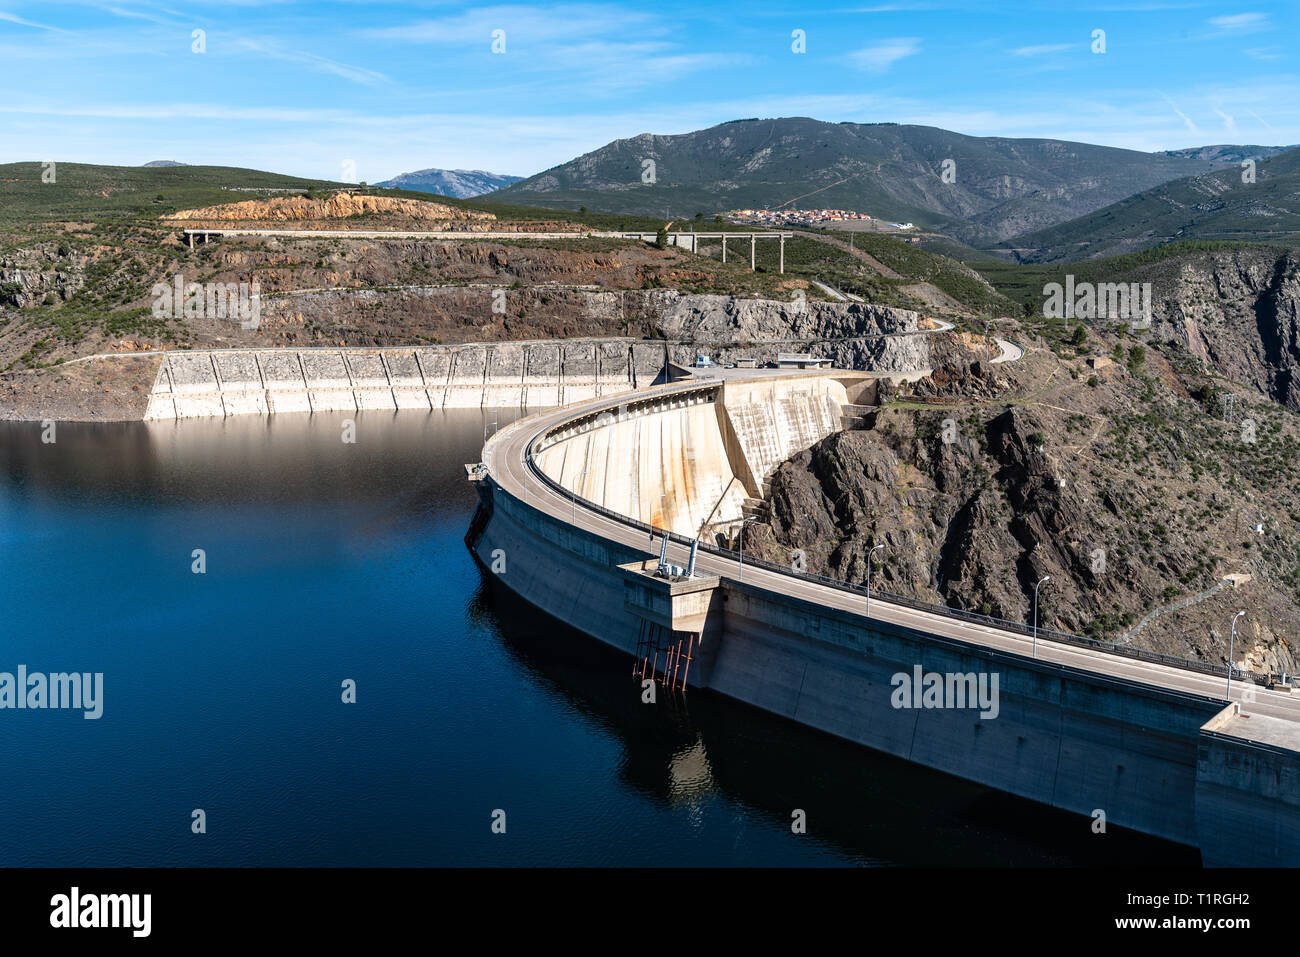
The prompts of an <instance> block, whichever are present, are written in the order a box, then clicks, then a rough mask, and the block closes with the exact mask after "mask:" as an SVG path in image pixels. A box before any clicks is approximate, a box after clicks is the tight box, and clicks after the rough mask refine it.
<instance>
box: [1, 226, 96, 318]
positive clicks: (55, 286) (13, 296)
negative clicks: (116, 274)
mask: <svg viewBox="0 0 1300 957" xmlns="http://www.w3.org/2000/svg"><path fill="white" fill-rule="evenodd" d="M90 262H91V257H90V256H88V255H86V254H85V253H79V252H76V251H74V250H73V249H71V248H70V247H68V246H67V245H64V244H60V243H57V242H45V243H36V244H34V245H31V246H27V247H23V248H20V249H16V250H14V251H13V252H12V253H10V254H9V255H7V256H5V257H4V258H3V259H0V307H5V306H8V307H10V308H15V309H26V308H29V307H31V306H38V305H41V304H42V303H45V302H50V303H54V302H60V301H63V300H66V299H71V298H72V297H73V296H74V295H76V294H77V292H78V290H80V289H81V288H82V287H83V286H84V285H85V284H86V268H87V267H88V266H89V264H90Z"/></svg>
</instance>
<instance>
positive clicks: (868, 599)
mask: <svg viewBox="0 0 1300 957" xmlns="http://www.w3.org/2000/svg"><path fill="white" fill-rule="evenodd" d="M884 547H885V546H884V545H873V546H872V548H871V550H870V551H869V552H867V617H868V618H870V617H871V556H872V555H874V554H875V553H876V549H877V548H884Z"/></svg>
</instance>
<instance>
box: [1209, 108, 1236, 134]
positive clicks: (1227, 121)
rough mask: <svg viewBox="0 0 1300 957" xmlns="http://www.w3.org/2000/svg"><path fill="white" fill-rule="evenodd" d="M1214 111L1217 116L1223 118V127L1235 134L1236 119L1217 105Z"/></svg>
mask: <svg viewBox="0 0 1300 957" xmlns="http://www.w3.org/2000/svg"><path fill="white" fill-rule="evenodd" d="M1214 112H1215V113H1217V114H1219V117H1220V118H1221V119H1222V120H1223V128H1224V129H1225V130H1227V131H1228V132H1229V133H1231V134H1233V135H1234V136H1235V135H1236V134H1237V121H1236V120H1234V119H1233V118H1232V117H1231V116H1229V115H1228V114H1227V113H1225V112H1223V110H1220V109H1218V108H1217V107H1216V108H1215V110H1214Z"/></svg>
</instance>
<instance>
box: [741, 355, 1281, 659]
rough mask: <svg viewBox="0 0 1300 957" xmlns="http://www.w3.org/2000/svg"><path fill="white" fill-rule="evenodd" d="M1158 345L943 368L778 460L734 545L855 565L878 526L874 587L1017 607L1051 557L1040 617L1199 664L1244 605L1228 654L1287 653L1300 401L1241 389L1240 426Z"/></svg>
mask: <svg viewBox="0 0 1300 957" xmlns="http://www.w3.org/2000/svg"><path fill="white" fill-rule="evenodd" d="M1022 341H1024V340H1022ZM1114 342H1115V340H1114V338H1113V337H1098V338H1091V337H1090V341H1089V343H1088V345H1090V346H1091V347H1092V348H1093V350H1094V351H1100V352H1103V353H1104V352H1107V351H1109V349H1110V347H1111V346H1112V344H1113V343H1114ZM1172 355H1173V358H1174V362H1172V363H1171V362H1169V361H1167V359H1166V356H1165V355H1164V353H1163V352H1162V351H1157V350H1148V351H1147V352H1146V353H1145V355H1142V354H1140V353H1134V354H1131V355H1130V356H1129V358H1128V359H1127V361H1123V362H1119V363H1114V364H1111V365H1108V366H1106V367H1104V368H1098V369H1096V370H1095V371H1093V370H1090V369H1089V368H1088V367H1087V366H1085V365H1084V363H1083V362H1082V361H1081V360H1079V359H1074V358H1062V357H1058V356H1054V355H1052V354H1051V353H1049V352H1046V351H1045V350H1042V349H1041V348H1033V347H1032V343H1031V349H1030V352H1029V354H1028V356H1027V357H1026V358H1025V359H1024V360H1023V361H1021V362H1017V363H1014V364H1012V365H1010V366H1004V367H992V368H988V367H971V366H950V367H945V368H943V369H941V370H939V371H938V372H936V374H935V375H934V376H933V377H932V378H931V379H927V380H922V381H921V382H920V383H918V384H917V385H916V386H915V391H914V394H913V395H911V396H907V395H905V396H904V397H903V399H902V400H901V401H894V402H890V403H888V404H886V406H885V407H884V408H883V409H881V410H880V411H879V412H878V413H876V414H873V415H871V416H868V417H867V421H866V422H865V427H864V428H862V429H858V430H852V431H848V432H842V433H837V434H835V435H832V436H830V437H828V438H827V439H825V440H823V441H822V442H820V443H818V444H817V445H815V446H814V447H813V448H812V449H810V450H808V451H806V452H803V453H801V454H799V455H797V456H795V457H794V458H792V459H790V460H789V461H787V462H785V463H784V464H783V465H782V466H781V467H780V468H779V469H778V470H777V472H776V474H775V475H773V477H772V479H771V492H770V494H769V495H768V496H767V502H768V514H767V517H766V520H765V521H764V522H763V523H761V524H758V525H755V526H753V527H752V528H751V531H750V534H748V535H747V536H746V543H745V548H746V552H747V554H753V555H754V556H755V557H762V558H765V559H767V560H769V561H774V562H781V563H783V564H785V563H788V562H790V561H791V554H792V551H793V550H794V549H799V550H801V551H802V552H803V556H802V557H803V561H804V562H805V563H806V567H807V570H808V571H809V572H811V573H819V574H825V575H830V576H833V577H837V578H843V579H847V580H850V581H854V582H859V583H860V582H862V581H863V579H864V578H865V574H866V555H867V552H868V550H869V549H870V548H872V547H873V546H874V545H877V544H881V545H884V548H883V550H881V551H880V552H877V553H876V556H875V560H874V563H873V564H874V567H873V575H872V583H873V585H874V586H876V587H878V588H880V589H882V590H885V591H890V592H894V593H900V594H905V595H910V596H914V597H917V598H921V599H924V600H928V601H942V602H944V603H946V604H949V605H951V606H954V607H958V608H965V609H969V610H972V611H975V612H980V613H983V614H988V615H993V616H996V617H1000V618H1004V619H1008V620H1011V621H1016V622H1028V621H1029V620H1030V616H1031V614H1032V605H1031V598H1032V593H1033V588H1034V583H1035V582H1036V581H1037V580H1038V579H1039V578H1041V577H1042V576H1044V575H1050V576H1051V585H1050V587H1045V588H1043V590H1042V594H1041V604H1040V608H1039V620H1040V622H1041V623H1042V625H1043V626H1044V627H1047V628H1054V629H1059V630H1062V631H1071V632H1075V633H1081V634H1090V635H1093V636H1095V637H1097V638H1101V639H1105V640H1111V641H1118V642H1120V643H1123V644H1129V645H1132V646H1134V647H1142V648H1149V649H1153V650H1156V651H1161V652H1165V653H1169V654H1175V655H1179V656H1184V657H1190V658H1196V659H1200V660H1203V661H1208V662H1214V663H1221V662H1222V661H1224V660H1225V659H1226V658H1227V655H1228V624H1229V622H1230V621H1231V619H1232V616H1233V614H1234V612H1235V610H1236V609H1237V608H1240V607H1250V608H1251V609H1252V614H1251V619H1250V623H1249V624H1248V626H1247V627H1246V629H1245V630H1243V631H1242V632H1241V633H1239V634H1238V636H1237V643H1236V647H1235V649H1234V654H1233V660H1234V662H1235V663H1236V664H1238V665H1239V666H1243V665H1244V666H1245V667H1250V668H1254V669H1257V670H1261V671H1263V670H1284V669H1285V670H1288V671H1294V670H1295V666H1296V660H1297V649H1300V641H1297V638H1296V636H1297V635H1298V634H1300V533H1297V530H1296V527H1297V526H1296V522H1297V520H1300V492H1298V491H1297V489H1296V488H1295V487H1294V485H1293V483H1291V482H1289V481H1288V478H1289V476H1290V474H1291V471H1292V467H1291V465H1290V464H1289V463H1292V462H1294V460H1295V456H1296V455H1297V454H1298V453H1300V419H1297V417H1296V416H1295V415H1294V414H1292V413H1290V412H1287V411H1285V410H1283V409H1281V408H1279V407H1278V406H1277V405H1275V404H1273V403H1271V402H1269V401H1268V400H1266V399H1263V398H1262V397H1255V398H1253V399H1252V398H1250V397H1245V398H1244V401H1243V403H1242V405H1241V406H1240V408H1239V414H1240V416H1242V417H1245V416H1249V417H1251V418H1252V419H1253V420H1254V422H1255V423H1256V432H1255V433H1252V435H1253V436H1254V438H1253V441H1250V442H1243V441H1242V437H1241V436H1242V424H1241V422H1240V421H1237V422H1235V423H1226V422H1223V421H1222V420H1221V418H1220V417H1219V416H1218V414H1217V408H1216V407H1215V406H1216V403H1214V402H1212V401H1207V400H1205V399H1203V398H1202V396H1204V395H1205V388H1206V385H1207V381H1206V379H1205V378H1204V377H1203V375H1202V374H1201V373H1200V372H1199V371H1197V370H1196V369H1195V368H1192V367H1190V366H1187V365H1186V364H1185V363H1183V362H1182V360H1181V359H1180V358H1179V353H1177V352H1175V353H1173V354H1172ZM1210 388H1211V391H1213V388H1214V387H1213V385H1211V386H1210ZM1257 526H1258V528H1257ZM1229 575H1234V576H1242V577H1241V578H1239V579H1238V582H1239V584H1238V585H1237V587H1233V586H1232V585H1225V584H1223V582H1224V579H1225V578H1226V577H1227V576H1229ZM1153 612H1159V614H1156V615H1155V616H1154V617H1151V618H1149V619H1148V616H1150V615H1152V613H1153ZM1144 620H1145V623H1144ZM1139 625H1141V627H1140V628H1139Z"/></svg>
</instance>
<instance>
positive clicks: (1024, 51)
mask: <svg viewBox="0 0 1300 957" xmlns="http://www.w3.org/2000/svg"><path fill="white" fill-rule="evenodd" d="M1076 46H1077V44H1074V43H1044V44H1042V45H1041V46H1031V47H1020V48H1018V49H1015V50H1012V51H1011V54H1012V55H1013V56H1046V55H1048V54H1051V53H1063V52H1064V51H1066V50H1073V49H1074V48H1075V47H1076Z"/></svg>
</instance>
